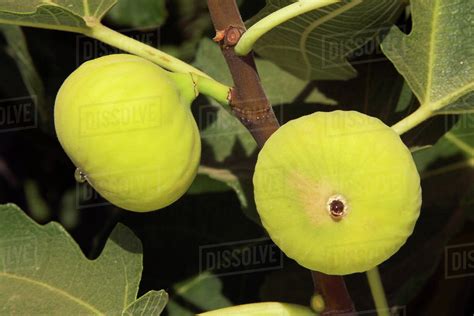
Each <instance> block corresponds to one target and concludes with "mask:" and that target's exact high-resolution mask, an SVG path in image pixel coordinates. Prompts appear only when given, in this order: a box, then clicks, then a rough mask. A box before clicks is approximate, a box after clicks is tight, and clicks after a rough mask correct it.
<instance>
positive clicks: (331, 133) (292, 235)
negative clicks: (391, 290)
mask: <svg viewBox="0 0 474 316" xmlns="http://www.w3.org/2000/svg"><path fill="white" fill-rule="evenodd" d="M253 181H254V186H255V201H256V205H257V209H258V213H259V214H260V217H261V219H262V222H263V225H264V226H265V228H266V230H267V231H268V233H269V234H270V236H271V238H272V239H273V240H274V242H275V243H276V244H277V245H278V246H279V247H280V248H281V249H282V251H283V252H284V253H285V254H286V255H288V256H289V257H291V258H293V259H295V260H296V261H297V262H298V263H300V264H301V265H302V266H305V267H307V268H309V269H312V270H316V271H321V272H324V273H326V274H335V275H343V274H349V273H354V272H362V271H367V270H370V269H372V268H373V267H374V266H376V265H378V264H380V263H382V262H383V261H384V260H386V259H388V258H389V257H390V256H392V255H393V254H394V253H395V252H396V251H397V250H398V249H399V248H400V247H401V246H402V245H403V244H404V243H405V241H406V240H407V238H408V236H410V235H411V233H412V231H413V228H414V226H415V223H416V220H417V218H418V216H419V211H420V206H421V188H420V177H419V175H418V172H417V169H416V166H415V163H414V161H413V158H412V155H411V153H410V151H409V150H408V148H407V147H406V146H405V145H404V144H403V142H402V141H401V139H400V137H399V136H398V134H396V133H395V132H394V131H393V130H392V129H391V128H390V127H388V126H387V125H385V124H384V123H382V122H381V121H380V120H378V119H377V118H373V117H370V116H367V115H364V114H361V113H358V112H353V111H335V112H330V113H315V114H312V115H308V116H304V117H301V118H298V119H296V120H293V121H290V122H288V123H287V124H285V125H284V126H282V127H281V128H280V129H278V130H277V131H276V132H275V133H274V134H273V135H272V136H271V137H270V139H269V140H268V141H267V142H266V144H265V145H264V147H263V149H262V151H261V152H260V154H259V156H258V162H257V165H256V169H255V175H254V178H253Z"/></svg>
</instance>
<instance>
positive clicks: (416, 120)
mask: <svg viewBox="0 0 474 316" xmlns="http://www.w3.org/2000/svg"><path fill="white" fill-rule="evenodd" d="M432 115H433V111H432V110H431V108H430V107H429V106H423V105H421V106H420V107H419V108H418V109H417V110H416V111H415V112H413V113H411V114H410V115H408V116H407V117H405V118H403V119H402V120H400V121H399V122H398V123H396V124H395V125H393V126H392V128H393V129H394V130H395V132H397V134H398V135H402V134H403V133H406V132H408V131H409V130H411V129H412V128H414V127H415V126H417V125H419V124H421V123H423V122H424V121H426V120H427V119H429V118H430V117H431V116H432Z"/></svg>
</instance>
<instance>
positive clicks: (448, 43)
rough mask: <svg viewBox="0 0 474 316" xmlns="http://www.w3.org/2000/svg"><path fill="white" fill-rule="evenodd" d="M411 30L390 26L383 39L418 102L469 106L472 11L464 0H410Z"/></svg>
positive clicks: (449, 108) (444, 108)
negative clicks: (404, 30)
mask: <svg viewBox="0 0 474 316" xmlns="http://www.w3.org/2000/svg"><path fill="white" fill-rule="evenodd" d="M411 7H412V16H413V31H412V32H411V33H410V34H409V35H405V34H404V33H403V32H401V31H400V30H399V29H398V28H396V27H394V28H393V29H392V30H391V31H390V33H389V34H388V36H387V37H386V38H385V39H384V41H383V43H382V49H383V52H384V53H385V55H386V56H387V57H388V58H389V59H390V60H391V61H392V62H393V64H394V65H395V67H396V68H397V70H398V71H399V72H400V73H401V74H402V75H403V76H404V77H405V79H406V81H407V82H408V84H409V85H410V87H411V89H412V90H413V92H414V93H415V95H416V96H417V98H418V100H419V101H420V103H421V105H422V106H426V107H429V108H430V109H431V110H432V111H438V112H444V113H447V112H449V113H462V112H466V111H473V109H474V100H473V97H474V95H473V91H474V69H473V65H474V50H473V45H472V38H473V37H474V28H473V27H472V12H473V10H474V2H473V1H466V0H413V1H411Z"/></svg>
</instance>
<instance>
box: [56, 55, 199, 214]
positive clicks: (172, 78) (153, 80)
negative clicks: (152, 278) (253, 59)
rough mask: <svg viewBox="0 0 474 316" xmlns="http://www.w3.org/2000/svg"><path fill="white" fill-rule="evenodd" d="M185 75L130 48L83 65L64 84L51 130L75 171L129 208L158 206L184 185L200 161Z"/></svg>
mask: <svg viewBox="0 0 474 316" xmlns="http://www.w3.org/2000/svg"><path fill="white" fill-rule="evenodd" d="M195 96H196V94H195V91H194V85H193V81H192V78H191V76H190V75H188V74H172V73H169V72H167V71H165V70H163V69H162V68H160V67H159V66H157V65H155V64H153V63H151V62H149V61H147V60H145V59H143V58H141V57H137V56H134V55H127V54H116V55H108V56H105V57H101V58H97V59H94V60H91V61H88V62H85V63H84V64H82V65H81V66H80V67H79V68H78V69H76V70H75V71H74V72H73V73H72V74H71V75H70V76H69V77H68V78H67V79H66V80H65V82H64V83H63V85H62V86H61V88H60V90H59V92H58V95H57V97H56V103H55V108H54V123H55V128H56V133H57V136H58V139H59V142H60V143H61V145H62V147H63V148H64V150H65V152H66V153H67V155H68V156H69V157H70V159H71V160H72V162H73V163H74V164H75V165H76V167H77V168H78V175H79V177H80V178H82V179H84V180H87V181H88V182H89V183H90V185H91V186H92V187H93V188H94V189H95V190H96V191H97V192H98V193H100V195H102V196H103V197H104V198H105V199H107V200H108V201H110V202H111V203H113V204H115V205H117V206H119V207H121V208H124V209H126V210H130V211H136V212H147V211H152V210H157V209H160V208H163V207H165V206H167V205H169V204H171V203H173V202H174V201H176V200H177V199H178V198H179V197H181V196H182V195H183V194H184V193H185V192H186V190H187V189H188V188H189V186H190V185H191V183H192V181H193V179H194V177H195V175H196V172H197V169H198V165H199V160H200V152H201V141H200V136H199V131H198V128H197V125H196V122H195V121H194V118H193V116H192V113H191V111H190V104H191V102H192V100H193V99H194V98H195Z"/></svg>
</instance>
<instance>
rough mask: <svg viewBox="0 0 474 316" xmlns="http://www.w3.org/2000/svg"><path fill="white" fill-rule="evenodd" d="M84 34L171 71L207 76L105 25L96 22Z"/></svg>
mask: <svg viewBox="0 0 474 316" xmlns="http://www.w3.org/2000/svg"><path fill="white" fill-rule="evenodd" d="M83 34H84V35H86V36H89V37H92V38H95V39H97V40H99V41H102V42H104V43H106V44H109V45H111V46H114V47H116V48H119V49H121V50H123V51H125V52H128V53H131V54H134V55H137V56H140V57H143V58H145V59H148V60H150V61H152V62H154V63H155V64H157V65H159V66H161V67H163V68H165V69H168V70H170V71H173V72H180V73H194V74H197V75H200V76H201V77H206V78H209V79H210V80H213V79H211V77H209V75H207V74H205V73H204V72H202V71H201V70H199V69H197V68H195V67H193V66H191V65H189V64H187V63H185V62H184V61H182V60H180V59H178V58H176V57H173V56H171V55H169V54H166V53H165V52H162V51H160V50H159V49H156V48H154V47H152V46H150V45H147V44H144V43H142V42H140V41H137V40H135V39H133V38H131V37H128V36H126V35H123V34H121V33H119V32H117V31H114V30H112V29H110V28H108V27H107V26H105V25H103V24H101V23H96V24H94V25H92V26H91V27H89V28H88V29H87V30H85V31H84V32H83Z"/></svg>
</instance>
